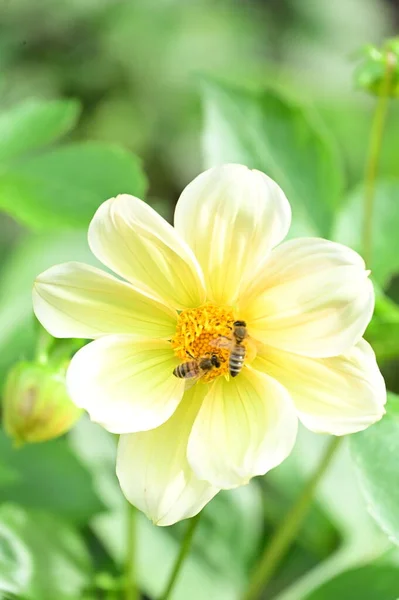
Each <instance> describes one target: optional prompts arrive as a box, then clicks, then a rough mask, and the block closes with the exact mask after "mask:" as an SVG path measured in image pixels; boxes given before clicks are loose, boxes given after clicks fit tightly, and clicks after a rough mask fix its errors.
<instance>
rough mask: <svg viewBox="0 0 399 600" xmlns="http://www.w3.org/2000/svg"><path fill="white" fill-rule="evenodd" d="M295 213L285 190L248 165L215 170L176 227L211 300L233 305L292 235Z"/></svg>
mask: <svg viewBox="0 0 399 600" xmlns="http://www.w3.org/2000/svg"><path fill="white" fill-rule="evenodd" d="M290 223H291V208H290V205H289V203H288V200H287V198H286V197H285V196H284V193H283V192H282V190H281V189H280V188H279V186H278V185H277V184H276V183H275V182H274V181H273V180H272V179H270V178H269V177H267V176H266V175H264V174H263V173H261V172H260V171H251V170H250V169H248V168H247V167H244V166H243V165H224V166H221V167H215V168H213V169H209V170H208V171H205V173H202V174H201V175H199V176H198V177H197V178H196V179H194V181H193V182H192V183H190V184H189V185H188V186H187V187H186V188H185V190H184V191H183V193H182V195H181V196H180V198H179V201H178V203H177V206H176V212H175V227H176V229H177V231H178V232H179V233H180V235H181V236H182V237H183V239H185V240H186V242H187V243H188V244H189V245H190V246H191V248H192V249H193V251H194V253H195V256H196V257H197V259H198V261H199V263H200V265H201V267H202V270H203V272H204V276H205V280H206V285H207V291H208V294H209V298H210V300H213V301H214V302H220V303H222V304H232V303H233V302H234V301H235V299H236V296H237V294H238V292H239V289H240V286H241V284H242V282H243V281H244V280H245V279H246V278H247V277H248V276H249V274H250V273H251V272H252V270H253V269H255V268H256V267H257V266H258V265H259V263H260V262H261V261H263V260H264V259H265V258H266V256H267V254H268V253H269V251H270V249H271V248H272V247H273V246H275V245H276V244H278V243H279V242H281V240H282V239H284V237H285V236H286V234H287V232H288V229H289V226H290Z"/></svg>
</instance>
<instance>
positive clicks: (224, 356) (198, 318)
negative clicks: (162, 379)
mask: <svg viewBox="0 0 399 600" xmlns="http://www.w3.org/2000/svg"><path fill="white" fill-rule="evenodd" d="M233 323H234V314H233V309H232V308H230V307H223V306H216V305H215V304H203V305H202V306H199V307H198V308H187V309H186V310H183V311H182V312H181V313H180V314H179V318H178V320H177V327H176V335H175V336H174V337H173V339H172V347H173V349H174V351H175V354H176V356H177V357H178V358H180V360H181V361H182V362H185V361H189V360H192V359H195V360H200V359H202V358H206V357H211V356H212V355H216V356H217V357H218V359H219V361H220V367H213V368H212V369H210V370H209V371H207V372H206V373H204V374H203V377H201V381H203V382H206V383H207V382H209V381H212V379H215V377H218V376H219V375H227V373H228V372H229V356H230V346H229V343H228V342H229V340H231V339H232V335H233ZM226 338H227V339H226Z"/></svg>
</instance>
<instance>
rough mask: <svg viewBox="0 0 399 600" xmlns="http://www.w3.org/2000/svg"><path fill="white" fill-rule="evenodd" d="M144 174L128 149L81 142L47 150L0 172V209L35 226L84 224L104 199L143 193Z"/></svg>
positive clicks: (73, 225)
mask: <svg viewBox="0 0 399 600" xmlns="http://www.w3.org/2000/svg"><path fill="white" fill-rule="evenodd" d="M146 186H147V184H146V179H145V176H144V173H143V171H142V169H141V165H140V162H139V161H138V159H137V158H136V157H135V156H134V155H133V154H131V153H130V152H128V151H126V150H123V149H122V148H119V147H118V146H113V145H109V144H101V143H94V142H85V143H80V144H70V145H69V146H63V147H62V148H55V149H54V150H49V151H48V152H46V153H43V154H41V155H39V156H35V157H32V158H30V159H26V160H24V161H21V162H18V163H15V164H13V165H12V166H9V167H8V168H7V170H5V171H4V172H3V173H2V174H0V209H2V210H4V211H5V212H7V213H8V214H10V215H11V216H12V217H14V218H15V219H16V220H17V221H20V222H21V223H23V224H24V225H27V226H29V227H31V228H33V229H55V228H58V229H59V228H67V227H77V228H79V227H81V228H87V226H88V225H89V222H90V220H91V218H92V217H93V215H94V213H95V211H96V210H97V208H98V207H99V206H100V204H101V203H102V202H104V201H105V200H107V199H108V198H111V197H113V196H116V195H117V194H122V193H125V194H133V195H135V196H138V197H141V198H142V197H143V195H144V192H145V190H146Z"/></svg>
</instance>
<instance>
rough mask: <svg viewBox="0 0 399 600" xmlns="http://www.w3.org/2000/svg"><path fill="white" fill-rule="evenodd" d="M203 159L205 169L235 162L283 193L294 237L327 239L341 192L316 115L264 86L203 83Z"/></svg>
mask: <svg viewBox="0 0 399 600" xmlns="http://www.w3.org/2000/svg"><path fill="white" fill-rule="evenodd" d="M204 106H205V131H204V137H203V139H204V146H203V147H204V155H205V163H206V165H207V166H208V167H210V166H214V165H217V164H221V163H228V162H238V163H243V164H246V165H248V167H251V168H256V169H260V170H261V171H264V172H265V173H266V174H267V175H269V176H270V177H272V178H273V179H275V180H276V181H277V183H278V184H279V185H280V186H281V187H282V188H283V190H284V192H285V193H286V195H287V197H288V199H289V201H290V202H291V204H292V208H293V226H294V227H298V225H300V226H301V227H302V229H298V232H299V233H305V234H307V233H310V234H311V233H317V234H320V235H324V236H328V234H329V232H330V230H331V227H332V223H333V218H334V214H335V212H336V211H337V209H338V206H339V200H340V194H341V189H342V173H341V164H340V162H339V159H338V154H337V152H336V149H335V147H334V145H333V143H332V141H331V139H330V138H329V136H328V134H327V133H326V132H325V130H324V128H323V126H322V124H321V123H319V121H318V119H317V117H316V115H315V114H314V112H313V111H311V110H310V109H304V108H303V107H302V106H300V105H299V104H298V103H296V102H294V101H292V100H289V99H288V98H287V97H285V96H283V95H282V94H281V93H280V92H278V91H277V90H275V89H273V88H272V87H267V88H266V89H264V90H261V91H248V90H245V89H241V88H238V87H235V86H230V85H227V84H222V83H219V82H217V81H215V80H210V79H207V80H206V81H205V85H204Z"/></svg>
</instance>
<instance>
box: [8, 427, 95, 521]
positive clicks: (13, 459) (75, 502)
mask: <svg viewBox="0 0 399 600" xmlns="http://www.w3.org/2000/svg"><path fill="white" fill-rule="evenodd" d="M5 467H7V468H8V469H9V470H10V471H12V476H13V477H12V478H10V477H9V478H8V480H5V481H3V482H0V503H2V502H12V503H17V504H20V505H21V506H25V507H29V508H40V509H43V510H47V511H49V512H51V513H53V514H57V515H60V516H62V517H64V518H65V519H68V520H69V521H72V522H75V523H82V524H84V523H85V522H86V521H87V520H88V519H89V518H91V517H92V516H93V515H94V514H96V513H98V512H100V511H101V510H103V509H104V505H103V503H102V502H101V501H100V499H99V497H98V496H97V494H96V492H95V490H94V488H93V482H92V477H91V475H90V472H89V471H88V470H87V469H86V468H85V467H84V466H83V465H82V464H81V462H80V461H79V460H78V459H77V458H76V456H75V455H74V454H73V452H72V451H71V450H70V448H69V446H68V444H67V441H66V439H57V440H53V441H51V442H45V443H41V444H31V445H28V446H24V447H23V448H19V449H15V448H14V447H13V445H12V442H11V440H9V439H8V438H7V437H6V435H5V434H4V433H3V432H1V431H0V470H1V469H3V468H5Z"/></svg>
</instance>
